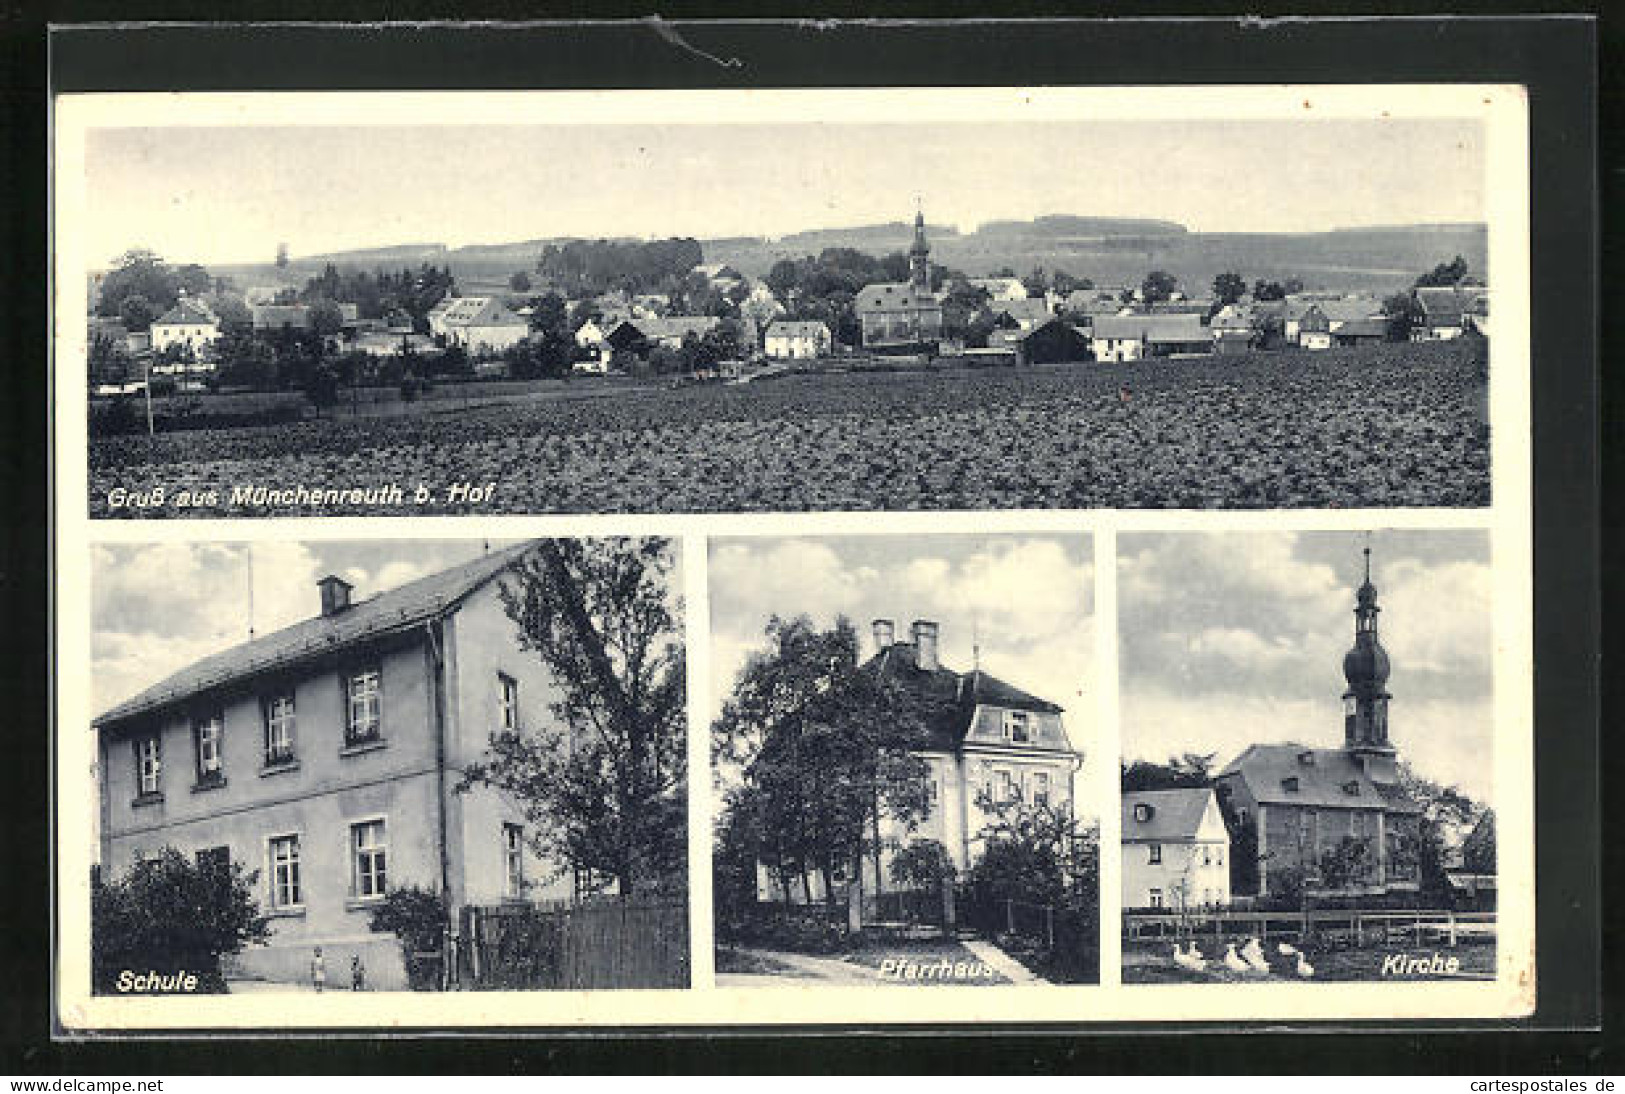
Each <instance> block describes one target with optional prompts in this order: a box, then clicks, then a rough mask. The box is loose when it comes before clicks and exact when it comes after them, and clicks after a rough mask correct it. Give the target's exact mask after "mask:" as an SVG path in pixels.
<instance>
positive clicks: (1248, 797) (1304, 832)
mask: <svg viewBox="0 0 1625 1094" xmlns="http://www.w3.org/2000/svg"><path fill="white" fill-rule="evenodd" d="M1365 555H1366V559H1365V564H1366V572H1365V582H1364V584H1362V585H1361V586H1360V588H1359V590H1358V592H1357V593H1356V594H1355V608H1354V646H1353V648H1351V649H1350V650H1349V651H1348V653H1347V654H1346V655H1344V657H1343V676H1344V678H1345V679H1346V680H1347V682H1348V690H1346V691H1345V692H1344V693H1343V746H1342V747H1341V748H1313V747H1309V746H1306V745H1302V744H1297V743H1293V742H1287V743H1284V744H1259V745H1250V746H1249V747H1248V748H1247V749H1246V750H1245V751H1243V752H1242V753H1241V754H1240V755H1239V756H1237V757H1236V758H1235V759H1234V760H1232V761H1230V763H1229V764H1228V765H1227V766H1226V767H1225V768H1224V770H1223V771H1221V772H1220V773H1219V774H1218V776H1217V777H1216V778H1215V780H1214V785H1215V788H1216V789H1217V790H1218V793H1219V800H1220V802H1221V803H1222V805H1223V807H1224V809H1225V812H1226V814H1227V815H1228V817H1229V818H1230V820H1231V824H1232V829H1233V830H1234V831H1238V832H1250V833H1252V834H1253V836H1254V837H1255V838H1256V841H1257V854H1256V857H1257V862H1258V887H1257V895H1258V896H1261V897H1262V896H1269V895H1271V894H1275V893H1280V892H1282V891H1285V890H1287V889H1289V888H1291V887H1293V886H1294V884H1295V882H1296V881H1299V880H1306V881H1307V882H1308V883H1309V884H1310V885H1311V886H1312V887H1313V888H1315V889H1316V890H1317V891H1319V892H1322V893H1334V892H1335V893H1338V894H1343V895H1362V894H1382V893H1388V892H1396V891H1406V890H1411V891H1414V890H1415V889H1417V887H1418V884H1419V879H1420V872H1419V866H1418V856H1417V850H1418V840H1419V835H1420V831H1419V826H1420V818H1421V807H1420V806H1418V805H1417V803H1416V801H1415V800H1414V799H1413V798H1412V797H1411V796H1410V794H1409V793H1408V792H1407V791H1406V790H1405V788H1404V786H1403V785H1401V783H1400V778H1399V761H1398V754H1397V751H1396V750H1395V748H1394V745H1393V744H1392V743H1391V741H1390V740H1389V736H1388V703H1389V700H1390V699H1392V698H1393V696H1391V695H1390V694H1389V693H1388V673H1389V667H1390V666H1389V662H1388V653H1387V651H1386V650H1384V649H1383V648H1382V643H1381V642H1380V641H1378V638H1377V616H1378V614H1379V613H1380V612H1381V611H1382V609H1381V608H1380V607H1378V606H1377V588H1376V586H1375V585H1373V584H1372V583H1371V551H1370V548H1367V549H1366V553H1365ZM1345 841H1353V842H1352V844H1349V843H1345ZM1238 850H1239V848H1238ZM1328 859H1331V860H1333V864H1332V865H1333V868H1332V869H1331V870H1328Z"/></svg>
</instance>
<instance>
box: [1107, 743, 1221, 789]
mask: <svg viewBox="0 0 1625 1094" xmlns="http://www.w3.org/2000/svg"><path fill="white" fill-rule="evenodd" d="M1214 756H1215V753H1212V752H1209V753H1206V754H1202V753H1197V752H1186V753H1183V754H1182V755H1179V756H1170V757H1169V758H1168V762H1167V763H1165V764H1158V763H1152V762H1151V761H1149V760H1135V761H1134V762H1133V763H1132V764H1124V765H1122V768H1123V789H1124V790H1178V789H1181V788H1185V787H1207V786H1210V785H1212V781H1213V775H1212V772H1213V759H1214Z"/></svg>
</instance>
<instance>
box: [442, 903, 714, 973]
mask: <svg viewBox="0 0 1625 1094" xmlns="http://www.w3.org/2000/svg"><path fill="white" fill-rule="evenodd" d="M460 927H461V930H460V937H459V940H458V945H457V956H458V961H457V966H458V976H457V982H458V983H459V984H460V985H461V986H463V987H470V988H530V989H533V988H566V989H582V988H686V987H688V982H689V961H688V908H687V906H686V905H685V904H683V903H681V902H674V901H619V900H607V901H603V902H601V903H594V904H582V905H576V906H570V907H557V906H553V907H540V906H535V905H526V904H515V905H493V906H470V907H467V908H464V909H463V911H462V915H461V917H460Z"/></svg>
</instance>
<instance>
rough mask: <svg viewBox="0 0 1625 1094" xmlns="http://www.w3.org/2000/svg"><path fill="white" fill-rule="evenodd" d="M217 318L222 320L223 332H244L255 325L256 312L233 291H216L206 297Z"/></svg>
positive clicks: (221, 328)
mask: <svg viewBox="0 0 1625 1094" xmlns="http://www.w3.org/2000/svg"><path fill="white" fill-rule="evenodd" d="M204 302H205V303H206V304H208V305H209V310H211V311H213V312H214V314H215V318H217V319H219V320H220V331H221V333H222V334H232V333H242V332H246V331H250V330H252V329H253V327H254V313H253V312H252V311H250V310H249V307H248V305H247V304H246V303H244V301H243V298H242V297H241V296H238V295H237V294H236V293H233V292H220V291H215V292H212V293H210V294H209V295H208V296H206V297H204Z"/></svg>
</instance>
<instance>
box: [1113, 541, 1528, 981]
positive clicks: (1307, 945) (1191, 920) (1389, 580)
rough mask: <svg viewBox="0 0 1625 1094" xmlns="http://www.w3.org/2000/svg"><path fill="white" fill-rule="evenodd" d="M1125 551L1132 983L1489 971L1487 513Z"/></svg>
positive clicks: (1492, 868)
mask: <svg viewBox="0 0 1625 1094" xmlns="http://www.w3.org/2000/svg"><path fill="white" fill-rule="evenodd" d="M1118 562H1119V570H1118V575H1119V578H1118V580H1119V599H1118V603H1119V609H1120V612H1119V634H1120V643H1121V681H1122V683H1121V699H1120V703H1121V740H1122V750H1123V758H1122V799H1121V806H1120V808H1121V817H1122V858H1121V881H1122V932H1123V936H1122V959H1123V965H1122V973H1123V981H1124V983H1170V982H1178V983H1193V982H1194V983H1203V982H1252V981H1257V982H1264V981H1272V980H1273V981H1293V982H1315V981H1349V980H1364V981H1408V980H1418V979H1424V980H1492V979H1494V977H1495V970H1496V893H1497V885H1496V877H1497V874H1496V837H1495V809H1494V779H1493V760H1494V756H1493V740H1494V727H1493V702H1492V700H1493V695H1492V668H1491V657H1492V649H1493V643H1492V637H1491V593H1492V588H1493V585H1492V580H1491V569H1490V549H1489V537H1488V535H1487V533H1485V532H1483V531H1472V530H1449V531H1395V530H1377V531H1373V532H1369V533H1356V532H1267V533H1253V532H1247V533H1231V534H1216V533H1190V532H1182V533H1166V534H1163V533H1158V534H1149V533H1134V534H1124V535H1123V536H1122V537H1121V538H1120V539H1119V541H1118Z"/></svg>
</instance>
